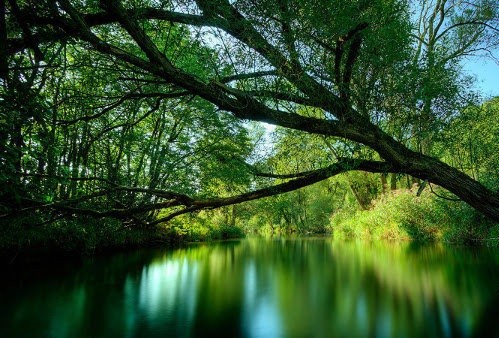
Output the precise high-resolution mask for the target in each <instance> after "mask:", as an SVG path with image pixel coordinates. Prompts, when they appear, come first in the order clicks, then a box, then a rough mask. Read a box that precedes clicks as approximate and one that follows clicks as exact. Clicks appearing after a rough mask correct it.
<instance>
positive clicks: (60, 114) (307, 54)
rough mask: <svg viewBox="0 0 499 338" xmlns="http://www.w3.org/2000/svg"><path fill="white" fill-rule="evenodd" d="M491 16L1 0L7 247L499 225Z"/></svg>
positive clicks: (443, 7)
mask: <svg viewBox="0 0 499 338" xmlns="http://www.w3.org/2000/svg"><path fill="white" fill-rule="evenodd" d="M498 13H499V5H497V3H496V2H494V1H489V0H477V1H472V2H470V3H468V2H466V3H464V2H463V3H461V2H451V1H445V0H438V1H421V3H419V5H417V6H414V4H413V3H412V2H411V3H409V2H407V1H404V0H389V1H386V0H379V1H369V2H366V1H349V2H344V1H334V0H326V1H319V2H317V1H296V2H292V1H281V0H279V1H277V0H275V1H274V0H266V1H259V2H252V1H245V0H242V1H235V2H230V1H226V0H197V1H192V2H190V1H171V2H165V3H164V4H162V5H159V4H158V2H154V1H148V0H142V1H117V0H112V1H111V0H109V1H67V0H60V1H29V0H23V1H21V0H19V1H17V0H13V1H9V2H8V3H4V1H2V2H1V4H0V19H1V20H0V32H1V34H0V45H2V48H0V186H1V187H2V189H1V190H0V249H1V250H3V251H8V252H11V251H12V250H13V251H17V250H24V249H29V248H35V249H37V248H42V249H48V248H51V247H60V248H64V250H69V251H90V252H91V251H93V250H98V249H99V248H105V247H112V246H128V245H142V244H144V243H147V242H151V241H152V242H154V241H157V240H158V239H159V240H160V241H162V240H169V241H172V240H178V239H182V240H205V239H223V238H230V237H235V236H241V235H243V232H246V233H255V232H256V233H262V232H263V233H275V232H283V233H284V232H286V233H287V232H298V233H310V232H330V231H335V229H343V230H342V232H343V233H345V234H346V235H348V236H350V235H351V233H355V234H368V235H365V236H364V237H369V238H407V237H410V238H414V239H419V240H434V239H448V240H449V241H457V242H462V241H466V240H468V239H473V238H475V239H476V238H478V239H483V238H486V237H487V236H491V234H492V233H493V231H492V232H490V231H491V230H490V229H491V226H492V224H493V223H491V222H485V221H484V219H483V218H482V217H479V216H477V215H478V214H477V212H476V211H474V209H476V210H479V212H481V213H483V214H485V215H487V216H488V217H489V218H490V219H493V220H494V219H495V220H497V217H499V216H498V215H499V205H498V203H499V195H498V191H499V176H498V175H499V170H497V168H499V159H498V156H497V154H498V153H499V148H498V147H499V139H498V135H499V122H498V121H499V100H498V98H495V99H490V100H488V101H486V102H485V103H483V104H481V102H483V98H482V97H480V93H476V92H474V91H473V90H472V88H473V87H472V84H473V81H472V79H471V78H470V77H469V76H467V75H466V74H465V73H463V71H462V66H461V62H462V61H463V58H464V57H466V56H468V55H479V54H480V52H481V51H483V52H484V54H488V53H492V54H493V53H494V52H495V51H496V48H497V45H498V43H499V39H498V35H497V21H498V17H499V15H498ZM332 18H334V19H332ZM269 22H271V24H269ZM252 121H258V122H267V123H271V124H274V125H276V126H277V127H275V128H274V129H270V128H267V127H266V128H263V127H262V126H261V125H257V124H256V122H252ZM447 164H449V165H450V166H448V165H447ZM451 166H452V167H451ZM463 173H464V174H463ZM333 176H335V177H333ZM331 177H332V178H331ZM422 182H425V183H424V184H423V185H422V186H421V187H422V189H423V188H424V189H426V190H425V191H424V193H423V195H422V196H421V197H414V195H415V194H416V191H417V190H418V189H417V187H419V186H420V185H421V184H422ZM427 182H430V183H428V184H427ZM430 184H433V186H434V187H435V186H436V185H440V186H442V187H443V188H445V189H447V190H448V191H450V192H451V193H449V192H448V191H447V190H445V189H438V188H435V190H438V191H439V194H443V195H446V196H447V197H450V198H451V199H455V198H460V199H462V200H463V201H465V202H466V203H468V204H469V205H471V206H472V207H473V208H474V209H472V208H467V207H464V206H462V205H461V204H459V207H457V209H456V208H455V207H451V206H449V205H450V204H449V205H447V204H448V203H452V202H445V201H440V200H438V199H436V197H432V196H430V195H428V194H429V193H428V192H427V191H428V189H429V187H428V186H429V185H430ZM425 186H426V187H425ZM303 187H304V188H303ZM298 188H302V189H301V190H298ZM403 189H413V190H412V192H411V193H410V194H412V195H409V193H406V192H400V193H398V194H397V196H396V197H394V196H392V195H391V191H393V190H397V191H401V190H403ZM283 192H287V194H281V193H283ZM262 197H266V199H260V198H262ZM242 202H246V203H244V204H240V203H242ZM217 208H219V209H217ZM213 209H215V210H213ZM453 215H454V216H453ZM412 218H414V219H415V220H414V221H411V219H412ZM444 220H445V221H444ZM385 227H386V229H385ZM470 228H473V229H479V230H476V231H475V230H473V231H471V232H470V231H469V229H470ZM451 229H455V232H452V231H454V230H452V231H451ZM493 229H495V228H493ZM451 232H452V234H451Z"/></svg>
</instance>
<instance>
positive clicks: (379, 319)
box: [0, 238, 499, 338]
mask: <svg viewBox="0 0 499 338" xmlns="http://www.w3.org/2000/svg"><path fill="white" fill-rule="evenodd" d="M2 279H3V281H2V284H1V288H2V290H1V293H0V302H1V303H0V336H1V337H55V338H58V337H499V250H497V249H495V250H491V249H466V248H455V247H450V248H449V247H444V246H415V245H411V244H408V243H403V244H393V243H391V244H390V243H355V242H354V243H342V242H337V241H333V240H331V239H329V238H322V239H273V240H262V239H247V240H242V241H233V242H225V243H214V244H206V245H205V244H203V245H195V246H194V245H193V246H189V247H187V248H183V249H178V250H152V251H140V252H134V253H127V254H122V255H117V256H113V257H101V258H94V259H92V260H89V261H86V262H83V263H81V264H80V265H78V266H75V264H72V265H69V266H68V265H64V266H57V267H51V268H50V269H49V268H47V267H38V268H37V269H34V268H33V267H32V268H30V269H29V271H28V270H26V271H23V272H22V273H19V272H17V273H14V272H12V271H9V273H8V276H6V277H5V276H4V277H3V278H2Z"/></svg>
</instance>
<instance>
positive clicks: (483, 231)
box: [331, 190, 499, 244]
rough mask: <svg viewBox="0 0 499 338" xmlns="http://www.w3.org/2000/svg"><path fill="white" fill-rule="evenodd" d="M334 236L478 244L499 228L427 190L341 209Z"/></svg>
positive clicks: (333, 223)
mask: <svg viewBox="0 0 499 338" xmlns="http://www.w3.org/2000/svg"><path fill="white" fill-rule="evenodd" d="M331 228H332V231H333V235H334V236H335V237H338V238H361V239H368V240H379V239H388V240H416V241H421V242H430V241H445V242H452V243H467V244H470V243H477V242H479V241H482V240H486V239H488V238H492V237H493V236H496V237H497V234H496V233H497V232H499V230H498V229H499V228H498V226H495V227H494V224H493V223H491V222H490V221H488V220H487V219H485V218H484V217H483V216H481V215H480V214H478V213H477V212H476V211H475V210H473V209H472V208H470V207H469V206H467V205H466V204H464V203H462V202H451V201H447V200H444V199H441V198H439V197H436V196H435V195H433V194H431V193H430V192H429V191H425V192H424V193H423V194H422V195H421V196H419V197H418V196H416V194H415V192H414V191H410V190H403V191H395V192H393V193H390V194H386V195H383V196H382V197H381V198H379V199H377V200H375V201H374V203H373V205H372V208H371V209H369V210H362V211H359V210H358V211H355V212H353V213H352V211H351V210H342V211H341V212H339V213H336V214H334V215H333V216H332V217H331Z"/></svg>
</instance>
